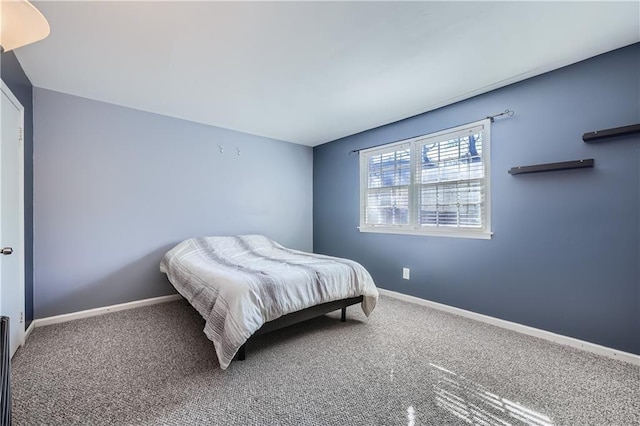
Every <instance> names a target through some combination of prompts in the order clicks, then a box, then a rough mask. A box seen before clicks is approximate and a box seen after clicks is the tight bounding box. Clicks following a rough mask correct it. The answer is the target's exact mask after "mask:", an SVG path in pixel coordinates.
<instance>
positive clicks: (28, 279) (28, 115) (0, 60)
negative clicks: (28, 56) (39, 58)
mask: <svg viewBox="0 0 640 426" xmlns="http://www.w3.org/2000/svg"><path fill="white" fill-rule="evenodd" d="M0 77H2V81H4V82H5V84H6V85H7V86H8V87H9V90H11V93H13V95H14V96H15V97H16V98H18V100H19V101H20V103H21V104H22V106H23V107H24V237H25V241H24V247H25V256H24V269H25V274H24V281H25V283H24V291H25V298H24V300H25V319H26V321H25V327H29V325H30V324H31V321H32V320H33V86H32V85H31V82H30V81H29V78H27V76H26V74H25V73H24V70H23V69H22V66H20V63H19V62H18V59H17V58H16V55H15V54H14V53H13V52H6V53H1V54H0Z"/></svg>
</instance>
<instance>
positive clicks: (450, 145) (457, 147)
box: [417, 133, 484, 183]
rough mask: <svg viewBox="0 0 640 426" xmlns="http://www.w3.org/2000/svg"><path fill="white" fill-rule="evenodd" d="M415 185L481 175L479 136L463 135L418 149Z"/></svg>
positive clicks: (480, 142) (480, 176)
mask: <svg viewBox="0 0 640 426" xmlns="http://www.w3.org/2000/svg"><path fill="white" fill-rule="evenodd" d="M421 152H422V158H421V161H420V164H419V165H418V170H417V175H418V182H419V183H430V182H446V181H457V180H464V179H479V178H482V177H483V176H484V165H483V164H482V133H478V134H475V135H470V136H463V137H460V138H456V139H449V140H444V141H440V142H435V143H431V144H429V143H427V144H424V145H422V147H421Z"/></svg>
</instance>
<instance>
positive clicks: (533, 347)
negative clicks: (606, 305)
mask: <svg viewBox="0 0 640 426" xmlns="http://www.w3.org/2000/svg"><path fill="white" fill-rule="evenodd" d="M347 317H348V319H347V322H346V323H341V322H340V321H339V313H335V314H330V315H327V316H325V317H320V318H317V319H315V320H311V321H308V322H306V323H303V324H298V325H296V326H293V327H291V328H288V329H284V330H280V331H276V332H274V333H271V334H266V335H264V336H261V337H260V338H259V339H257V340H256V341H255V343H254V345H252V346H250V347H248V350H247V360H246V361H242V362H239V361H234V362H233V363H232V364H231V366H230V367H229V369H227V370H226V371H222V370H220V368H219V367H218V364H217V361H216V357H215V353H214V350H213V345H212V344H211V342H210V341H209V340H207V338H206V337H205V335H204V334H203V333H202V329H203V327H204V321H203V320H202V318H201V317H200V316H199V315H198V313H197V312H195V311H194V310H193V309H192V308H191V307H190V306H189V304H188V303H186V302H185V301H177V302H171V303H164V304H160V305H154V306H149V307H144V308H138V309H133V310H129V311H122V312H116V313H112V314H108V315H104V316H100V317H94V318H88V319H83V320H78V321H74V322H69V323H64V324H57V325H52V326H48V327H42V328H37V329H35V330H34V332H33V333H32V334H31V336H30V337H29V339H28V340H27V343H26V345H25V346H24V347H23V348H21V349H20V350H19V351H18V352H17V353H16V355H15V357H14V359H13V361H12V368H13V377H12V380H13V382H12V383H13V399H14V404H13V420H14V424H15V425H23V424H25V425H26V424H28V425H45V424H64V425H71V424H90V425H100V424H132V425H133V424H135V425H155V424H158V425H187V424H188V425H197V424H202V425H205V424H206V425H457V424H460V425H467V424H477V425H501V426H505V425H514V426H515V425H540V426H548V425H588V424H591V425H638V424H640V368H639V367H638V366H633V365H630V364H626V363H622V362H618V361H614V360H610V359H608V358H604V357H600V356H597V355H593V354H590V353H587V352H582V351H579V350H575V349H571V348H567V347H564V346H560V345H556V344H553V343H549V342H547V341H544V340H540V339H536V338H532V337H528V336H523V335H520V334H518V333H515V332H511V331H508V330H503V329H500V328H497V327H493V326H490V325H486V324H483V323H479V322H475V321H472V320H468V319H465V318H461V317H458V316H455V315H451V314H447V313H443V312H439V311H435V310H431V309H429V308H425V307H422V306H417V305H413V304H410V303H406V302H402V301H398V300H395V299H391V298H388V297H381V298H380V301H379V305H378V307H377V308H376V310H375V311H374V313H373V315H372V317H371V318H369V319H366V318H365V317H364V315H363V314H362V312H361V311H360V308H359V307H357V306H356V307H351V308H349V309H348V314H347Z"/></svg>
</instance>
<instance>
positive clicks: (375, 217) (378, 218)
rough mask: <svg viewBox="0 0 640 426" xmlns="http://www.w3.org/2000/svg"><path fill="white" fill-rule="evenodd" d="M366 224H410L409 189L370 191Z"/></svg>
mask: <svg viewBox="0 0 640 426" xmlns="http://www.w3.org/2000/svg"><path fill="white" fill-rule="evenodd" d="M365 213H366V223H367V224H369V225H406V224H408V223H409V188H408V187H401V188H388V189H379V190H370V191H369V193H368V194H367V209H366V212H365Z"/></svg>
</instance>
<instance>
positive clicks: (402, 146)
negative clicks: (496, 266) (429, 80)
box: [360, 120, 491, 238]
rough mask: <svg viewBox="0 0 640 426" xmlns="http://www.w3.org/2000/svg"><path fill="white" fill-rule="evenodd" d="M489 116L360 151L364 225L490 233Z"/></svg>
mask: <svg viewBox="0 0 640 426" xmlns="http://www.w3.org/2000/svg"><path fill="white" fill-rule="evenodd" d="M489 144H490V120H482V121H479V122H475V123H471V124H468V125H464V126H459V127H456V128H454V129H449V130H446V131H442V132H438V133H433V134H429V135H425V136H419V137H417V138H412V139H408V140H405V141H401V142H397V143H393V144H389V145H383V146H380V147H376V148H371V149H368V150H362V151H360V173H361V184H360V212H361V213H360V230H361V231H363V232H391V233H412V234H425V235H445V236H458V237H476V238H490V235H491V228H490V197H489V194H490V191H489V188H490V183H489Z"/></svg>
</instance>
